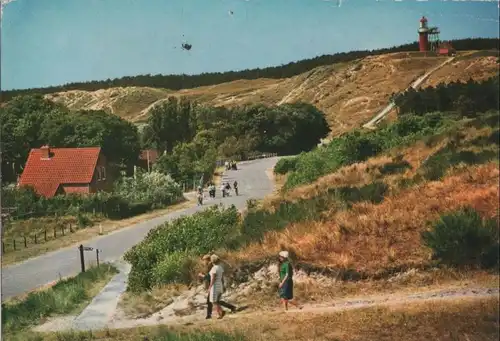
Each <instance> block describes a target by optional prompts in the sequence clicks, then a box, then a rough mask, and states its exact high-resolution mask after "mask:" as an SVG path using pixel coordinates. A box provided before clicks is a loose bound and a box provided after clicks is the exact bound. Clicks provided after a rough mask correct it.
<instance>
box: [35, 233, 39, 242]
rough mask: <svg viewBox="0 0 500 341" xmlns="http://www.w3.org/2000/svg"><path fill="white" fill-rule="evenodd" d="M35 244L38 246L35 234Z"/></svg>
mask: <svg viewBox="0 0 500 341" xmlns="http://www.w3.org/2000/svg"><path fill="white" fill-rule="evenodd" d="M35 244H38V241H37V238H36V233H35Z"/></svg>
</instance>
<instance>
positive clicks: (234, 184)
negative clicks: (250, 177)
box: [233, 180, 238, 195]
mask: <svg viewBox="0 0 500 341" xmlns="http://www.w3.org/2000/svg"><path fill="white" fill-rule="evenodd" d="M233 188H234V194H236V195H238V181H236V180H235V181H234V183H233Z"/></svg>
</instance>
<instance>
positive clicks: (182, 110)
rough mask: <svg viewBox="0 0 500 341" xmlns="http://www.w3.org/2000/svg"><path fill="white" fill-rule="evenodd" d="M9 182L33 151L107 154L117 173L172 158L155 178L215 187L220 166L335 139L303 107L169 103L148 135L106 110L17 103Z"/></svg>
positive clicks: (0, 120) (6, 160)
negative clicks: (199, 179) (155, 155)
mask: <svg viewBox="0 0 500 341" xmlns="http://www.w3.org/2000/svg"><path fill="white" fill-rule="evenodd" d="M0 126H1V128H0V129H1V131H0V133H1V136H2V178H3V181H4V183H8V182H15V181H16V179H17V176H18V175H19V174H21V172H22V169H23V167H24V164H25V162H26V160H27V157H28V154H29V152H30V150H31V149H32V148H40V147H41V146H43V145H45V144H47V145H49V146H51V147H60V148H61V147H90V146H100V147H101V148H102V151H103V154H104V155H106V157H107V159H108V161H109V162H110V163H111V164H112V165H114V166H116V167H113V169H115V170H120V169H121V170H128V173H129V174H130V172H131V170H132V168H133V166H134V165H137V161H138V158H139V154H140V151H141V149H146V148H154V149H157V150H159V151H160V152H162V153H163V152H166V153H165V154H164V155H162V156H161V157H160V159H159V160H158V163H157V165H156V170H158V171H159V172H161V173H164V174H170V175H171V176H172V177H173V179H174V180H175V181H186V180H192V179H193V177H194V176H201V175H202V174H203V175H204V176H205V177H204V178H205V179H206V180H208V179H210V177H211V176H212V174H213V170H214V167H215V162H216V160H217V158H220V157H222V158H238V159H245V158H246V157H248V156H249V155H250V154H252V153H255V152H268V153H279V154H296V153H300V152H301V151H306V150H310V149H311V148H313V147H314V146H315V145H316V144H317V143H318V142H319V141H320V139H321V138H324V137H325V136H326V135H327V134H328V132H329V131H330V130H329V128H328V124H327V122H326V120H325V118H324V115H323V113H322V112H320V111H319V110H318V109H316V108H315V107H314V106H312V105H309V104H303V103H295V104H285V105H282V106H277V107H266V106H263V105H249V106H243V107H239V108H233V109H226V108H214V107H208V106H202V105H199V104H197V103H195V102H191V101H189V100H187V99H184V98H181V99H177V98H176V97H171V98H168V99H167V100H166V101H165V102H163V103H161V104H159V105H157V106H155V107H153V108H152V110H151V113H150V116H149V118H148V122H147V124H146V125H145V126H143V127H142V128H141V129H138V127H136V126H135V125H133V124H132V123H130V122H128V121H126V120H124V119H122V118H120V117H118V116H116V115H112V114H109V113H106V112H105V111H102V110H80V111H76V112H70V110H69V109H68V108H67V107H65V106H64V105H62V104H58V103H54V102H52V101H50V100H47V99H45V98H43V96H42V95H39V94H37V95H29V96H18V97H15V98H14V99H13V100H11V101H9V102H8V103H6V104H5V105H4V106H3V107H1V108H0Z"/></svg>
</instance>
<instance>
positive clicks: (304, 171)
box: [284, 113, 454, 190]
mask: <svg viewBox="0 0 500 341" xmlns="http://www.w3.org/2000/svg"><path fill="white" fill-rule="evenodd" d="M453 123H454V121H453V120H452V119H451V118H450V116H448V115H445V114H442V113H431V114H427V115H424V116H405V117H402V118H401V119H399V120H398V121H397V122H395V123H392V124H390V125H388V126H386V127H383V128H381V129H379V130H376V131H371V132H367V133H361V132H359V131H354V132H350V133H347V134H344V135H343V136H341V137H339V138H336V139H334V140H333V141H332V142H330V144H328V145H327V146H326V147H322V148H316V149H314V150H313V151H311V152H309V153H302V154H300V155H299V156H298V157H297V158H296V160H295V167H294V170H293V171H292V172H291V173H290V174H289V176H288V178H287V181H286V183H285V185H284V189H285V190H288V189H290V188H293V187H296V186H299V185H302V184H306V183H310V182H313V181H315V180H316V179H318V178H319V177H321V176H323V175H326V174H328V173H331V172H334V171H336V170H337V169H339V168H340V167H342V166H346V165H349V164H352V163H356V162H362V161H365V160H366V159H368V158H370V157H372V156H375V155H377V154H379V153H381V152H383V151H386V150H389V149H391V148H394V147H397V146H401V145H407V144H409V143H412V142H414V141H416V140H418V139H421V138H423V137H425V136H430V135H434V134H441V133H443V132H445V131H446V130H447V129H449V128H450V127H452V126H453Z"/></svg>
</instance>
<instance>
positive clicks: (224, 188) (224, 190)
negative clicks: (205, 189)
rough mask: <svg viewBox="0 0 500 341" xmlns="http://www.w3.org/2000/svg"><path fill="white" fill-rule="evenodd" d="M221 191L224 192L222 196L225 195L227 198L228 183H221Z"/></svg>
mask: <svg viewBox="0 0 500 341" xmlns="http://www.w3.org/2000/svg"><path fill="white" fill-rule="evenodd" d="M220 191H221V193H222V197H223V198H225V197H226V195H227V193H226V185H224V184H221V185H220Z"/></svg>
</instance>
